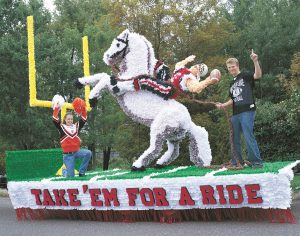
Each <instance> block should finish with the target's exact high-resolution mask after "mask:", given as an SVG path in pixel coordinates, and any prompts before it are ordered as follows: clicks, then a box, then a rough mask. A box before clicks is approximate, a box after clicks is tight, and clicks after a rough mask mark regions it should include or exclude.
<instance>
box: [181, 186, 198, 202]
mask: <svg viewBox="0 0 300 236" xmlns="http://www.w3.org/2000/svg"><path fill="white" fill-rule="evenodd" d="M179 205H180V206H186V205H189V206H193V205H195V201H194V200H193V199H192V197H191V195H190V193H189V191H188V190H187V188H186V187H181V191H180V199H179Z"/></svg>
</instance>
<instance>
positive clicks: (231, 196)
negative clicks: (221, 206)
mask: <svg viewBox="0 0 300 236" xmlns="http://www.w3.org/2000/svg"><path fill="white" fill-rule="evenodd" d="M226 189H227V191H228V196H229V203H230V204H241V203H242V202H243V200H244V199H243V192H242V189H241V187H240V186H239V185H227V186H226ZM234 192H236V193H237V198H235V196H234Z"/></svg>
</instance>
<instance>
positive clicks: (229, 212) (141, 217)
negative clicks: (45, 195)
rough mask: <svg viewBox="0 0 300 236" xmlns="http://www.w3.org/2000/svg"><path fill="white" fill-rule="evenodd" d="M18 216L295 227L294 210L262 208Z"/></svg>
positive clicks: (24, 213)
mask: <svg viewBox="0 0 300 236" xmlns="http://www.w3.org/2000/svg"><path fill="white" fill-rule="evenodd" d="M16 216H17V219H18V220H19V221H21V220H44V219H70V220H89V221H103V222H124V223H132V222H136V221H154V222H160V223H167V224H171V223H178V222H182V221H225V220H238V221H249V220H250V221H251V220H252V221H259V220H269V221H270V223H291V224H295V223H296V221H295V217H294V216H293V214H292V212H291V209H290V208H288V209H286V210H285V209H261V208H246V207H245V208H226V209H222V208H218V209H188V210H141V211H134V210H126V211H125V210H124V211H115V210H108V211H99V210H48V209H30V208H18V209H16Z"/></svg>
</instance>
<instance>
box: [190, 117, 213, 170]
mask: <svg viewBox="0 0 300 236" xmlns="http://www.w3.org/2000/svg"><path fill="white" fill-rule="evenodd" d="M187 134H188V136H189V138H190V144H189V151H190V160H191V161H192V162H193V163H194V164H195V165H196V166H209V165H210V163H211V160H212V155H211V149H210V145H209V141H208V133H207V131H206V130H205V128H203V127H201V126H197V125H195V124H194V123H193V122H191V126H190V129H189V130H188V132H187Z"/></svg>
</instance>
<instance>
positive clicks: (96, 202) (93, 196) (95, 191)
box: [89, 188, 103, 207]
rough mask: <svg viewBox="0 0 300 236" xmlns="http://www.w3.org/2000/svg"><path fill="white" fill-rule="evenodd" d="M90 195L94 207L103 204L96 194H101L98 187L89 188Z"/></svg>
mask: <svg viewBox="0 0 300 236" xmlns="http://www.w3.org/2000/svg"><path fill="white" fill-rule="evenodd" d="M89 193H90V197H91V205H92V206H95V207H99V206H103V202H102V201H101V200H99V199H98V195H100V194H101V191H100V189H98V188H95V189H89Z"/></svg>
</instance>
